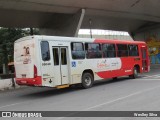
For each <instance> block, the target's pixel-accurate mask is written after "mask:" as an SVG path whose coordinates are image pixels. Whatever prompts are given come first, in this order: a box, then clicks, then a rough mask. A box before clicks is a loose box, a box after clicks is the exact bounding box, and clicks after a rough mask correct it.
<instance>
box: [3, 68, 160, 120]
mask: <svg viewBox="0 0 160 120" xmlns="http://www.w3.org/2000/svg"><path fill="white" fill-rule="evenodd" d="M15 110H16V111H160V68H159V67H157V66H156V67H153V68H152V69H151V71H150V72H149V73H145V74H140V75H139V77H138V78H137V79H129V78H128V77H122V78H119V79H118V80H114V81H113V80H112V81H111V80H105V81H101V82H96V83H95V84H94V86H93V87H92V88H90V89H81V88H77V87H72V88H66V89H59V90H58V89H53V88H46V87H24V88H21V89H16V90H9V91H2V92H0V111H15ZM54 119H69V118H63V117H62V118H54ZM71 119H78V120H79V119H80V118H71ZM85 119H87V118H85ZM90 119H91V118H90ZM93 119H96V118H93ZM104 119H105V118H104ZM108 119H111V118H108ZM125 119H127V120H128V118H125ZM131 119H133V118H130V119H129V120H131Z"/></svg>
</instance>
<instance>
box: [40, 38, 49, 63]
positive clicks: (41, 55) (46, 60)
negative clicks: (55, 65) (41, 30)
mask: <svg viewBox="0 0 160 120" xmlns="http://www.w3.org/2000/svg"><path fill="white" fill-rule="evenodd" d="M44 42H45V43H47V44H48V45H47V46H48V55H49V58H48V59H44V58H43V53H42V43H44ZM40 47H41V59H42V60H43V61H50V60H51V55H50V46H49V42H48V41H41V42H40ZM46 54H47V53H46Z"/></svg>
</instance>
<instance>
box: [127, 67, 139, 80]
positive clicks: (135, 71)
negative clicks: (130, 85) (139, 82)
mask: <svg viewBox="0 0 160 120" xmlns="http://www.w3.org/2000/svg"><path fill="white" fill-rule="evenodd" d="M129 77H130V78H132V79H136V78H137V77H138V69H137V68H136V67H134V68H133V74H132V75H130V76H129Z"/></svg>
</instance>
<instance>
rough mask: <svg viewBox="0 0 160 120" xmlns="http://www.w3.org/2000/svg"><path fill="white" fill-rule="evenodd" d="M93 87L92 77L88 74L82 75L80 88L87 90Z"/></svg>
mask: <svg viewBox="0 0 160 120" xmlns="http://www.w3.org/2000/svg"><path fill="white" fill-rule="evenodd" d="M92 85H93V76H92V74H90V73H83V76H82V87H83V88H85V89H87V88H90V87H92Z"/></svg>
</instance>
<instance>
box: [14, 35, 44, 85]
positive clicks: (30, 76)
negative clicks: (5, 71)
mask: <svg viewBox="0 0 160 120" xmlns="http://www.w3.org/2000/svg"><path fill="white" fill-rule="evenodd" d="M35 51H36V50H35V40H34V39H33V37H24V38H21V39H19V40H17V41H16V42H15V44H14V65H15V79H16V83H17V84H19V85H31V86H41V85H42V81H41V77H40V76H37V66H36V59H35V58H36V52H35Z"/></svg>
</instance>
